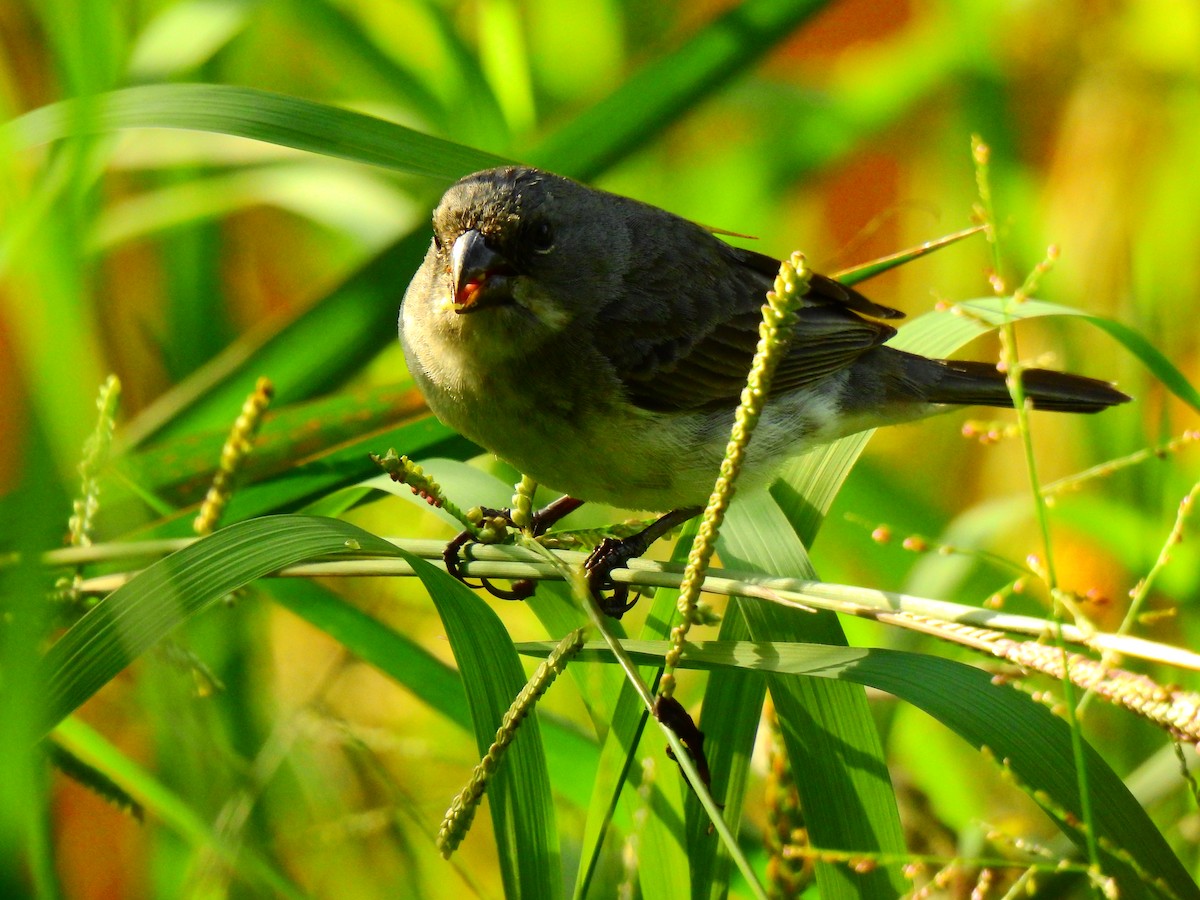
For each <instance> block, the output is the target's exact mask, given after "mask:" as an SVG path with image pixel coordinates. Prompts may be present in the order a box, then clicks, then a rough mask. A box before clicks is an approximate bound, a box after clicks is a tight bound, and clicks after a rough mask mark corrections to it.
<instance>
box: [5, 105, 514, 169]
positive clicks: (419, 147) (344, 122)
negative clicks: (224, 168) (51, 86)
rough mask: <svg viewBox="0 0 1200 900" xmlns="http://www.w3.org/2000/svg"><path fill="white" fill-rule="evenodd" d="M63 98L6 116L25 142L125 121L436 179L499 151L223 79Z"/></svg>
mask: <svg viewBox="0 0 1200 900" xmlns="http://www.w3.org/2000/svg"><path fill="white" fill-rule="evenodd" d="M77 107H78V104H77V103H76V102H75V101H72V100H65V101H62V102H60V103H55V104H52V105H50V106H44V107H42V108H40V109H35V110H33V111H32V112H28V113H26V114H25V115H23V116H21V117H20V118H18V119H15V120H14V121H12V122H10V123H9V124H8V125H7V126H6V127H7V128H9V129H11V130H12V131H13V132H14V133H15V135H16V136H17V139H18V140H19V141H20V142H21V143H22V144H24V145H26V146H37V145H39V144H46V143H51V142H53V141H57V140H61V139H63V138H67V137H72V136H76V135H78V134H80V133H81V131H80V129H83V131H82V133H90V134H103V133H106V132H110V131H118V130H121V129H125V128H185V129H189V130H192V131H212V132H216V133H218V134H228V135H233V136H235V137H243V138H249V139H251V140H256V141H265V142H267V143H270V144H280V145H282V146H285V147H292V148H295V149H297V150H306V151H308V152H310V153H319V154H322V155H324V156H333V157H337V158H339V159H348V160H351V161H353V162H359V163H365V164H367V165H375V166H384V167H386V168H389V169H398V170H400V171H402V172H410V173H412V174H414V175H420V176H423V177H426V178H435V179H438V180H441V181H446V182H448V181H453V180H454V179H456V178H458V177H460V176H462V175H465V174H467V173H468V172H474V171H476V170H477V169H486V168H489V167H491V166H498V165H502V164H503V163H504V162H506V160H505V159H503V158H502V157H499V156H495V155H493V154H490V153H484V152H483V151H481V150H474V149H472V148H470V147H464V146H463V145H462V144H455V143H453V142H452V141H447V140H444V139H443V138H438V137H434V136H432V135H428V134H424V133H422V132H420V131H414V130H413V129H411V128H406V127H405V126H403V125H398V124H396V123H395V122H388V121H385V120H384V119H378V118H375V117H374V116H368V115H364V114H363V113H357V112H352V111H350V110H347V109H340V108H338V107H336V106H329V105H327V104H324V103H315V102H313V101H311V100H304V99H302V98H300V97H291V96H288V95H286V94H276V93H272V92H270V91H261V90H257V89H255V88H245V87H234V86H231V85H224V84H147V85H141V86H139V87H131V88H123V89H121V90H118V91H112V92H111V93H108V94H104V95H102V96H99V97H93V98H90V100H89V105H88V107H87V110H86V115H81V114H80V112H79V109H78V108H77Z"/></svg>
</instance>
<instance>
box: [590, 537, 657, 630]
mask: <svg viewBox="0 0 1200 900" xmlns="http://www.w3.org/2000/svg"><path fill="white" fill-rule="evenodd" d="M644 552H645V548H644V547H642V548H640V549H639V548H638V546H637V542H631V541H629V540H620V539H618V538H611V537H606V538H605V539H604V540H602V541H601V542H600V544H599V546H598V547H596V549H595V550H593V551H592V552H591V555H590V556H588V558H587V560H586V561H585V562H584V564H583V571H584V574H585V575H586V576H587V584H588V589H589V590H591V592H592V596H593V597H595V598H596V603H597V604H598V605H599V607H600V611H601V612H603V613H604V614H605V615H606V616H612V617H613V618H614V619H619V618H621V616H623V615H625V613H627V612H629V610H631V609H633V606H634V604H635V603H637V597H636V596H634V598H633V599H632V600H630V599H629V585H627V584H616V583H615V582H614V581H613V580H612V571H613V569H619V568H621V567H622V566H624V565H625V564H626V563H627V562H629V561H630V560H631V559H634V558H635V557H638V556H641V555H642V553H644ZM607 590H611V591H612V594H610V595H605V593H604V592H605V591H607Z"/></svg>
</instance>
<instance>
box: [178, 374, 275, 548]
mask: <svg viewBox="0 0 1200 900" xmlns="http://www.w3.org/2000/svg"><path fill="white" fill-rule="evenodd" d="M274 396H275V387H274V385H272V384H271V381H270V379H267V378H259V379H258V383H257V384H255V386H254V390H253V391H252V392H251V394H250V396H249V397H247V398H246V402H245V403H244V404H243V405H242V411H241V413H239V415H238V417H237V421H235V422H234V423H233V428H232V429H230V431H229V437H228V438H227V439H226V441H225V446H224V447H222V448H221V463H220V465H219V466H218V467H217V472H216V474H215V475H214V476H213V481H212V485H211V486H210V487H209V489H208V493H207V494H206V495H205V497H204V502H203V503H201V504H200V512H199V513H198V514H197V515H196V520H195V521H194V522H193V523H192V528H193V530H194V531H195V532H196V534H199V535H205V534H212V532H213V530H214V529H216V527H217V522H218V521H219V520H220V518H221V513H222V512H224V510H225V506H226V504H228V503H229V498H230V497H231V496H233V482H234V479H235V478H236V477H237V474H238V472H239V471H240V469H241V467H242V463H243V462H244V461H245V459H246V457H247V456H249V455H250V452H251V451H252V450H253V449H254V437H255V435H257V434H258V429H259V427H260V426H261V425H262V419H263V413H265V412H266V411H267V407H268V406H270V405H271V399H272V398H273V397H274Z"/></svg>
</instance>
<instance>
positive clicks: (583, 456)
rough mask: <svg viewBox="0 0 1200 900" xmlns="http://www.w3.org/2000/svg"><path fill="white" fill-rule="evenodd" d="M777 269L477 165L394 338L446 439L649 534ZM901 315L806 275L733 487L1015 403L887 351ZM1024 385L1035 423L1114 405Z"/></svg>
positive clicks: (1071, 379) (1076, 392)
mask: <svg viewBox="0 0 1200 900" xmlns="http://www.w3.org/2000/svg"><path fill="white" fill-rule="evenodd" d="M778 270H779V263H778V262H777V261H776V260H774V259H772V258H771V257H769V256H765V255H763V254H760V253H755V252H753V251H750V250H745V249H741V248H738V247H733V246H730V245H729V244H726V243H725V242H724V241H722V240H720V239H718V238H717V237H715V236H714V235H713V234H712V233H711V232H710V231H708V230H706V229H705V228H703V227H701V226H699V225H697V224H695V223H693V222H690V221H688V220H686V219H682V218H680V217H679V216H676V215H673V214H671V213H669V212H666V211H665V210H662V209H658V208H656V207H653V206H650V205H648V204H645V203H640V202H638V201H636V200H631V199H628V198H626V197H621V196H617V195H615V194H609V193H606V192H604V191H599V190H596V189H594V188H590V187H586V186H584V185H582V184H579V183H577V182H574V181H571V180H569V179H567V178H562V177H560V176H557V175H552V174H549V173H547V172H542V171H539V170H537V169H533V168H526V167H516V166H514V167H505V168H498V169H490V170H487V171H484V172H477V173H475V174H473V175H468V176H467V177H465V178H463V179H462V180H461V181H459V182H458V183H457V184H455V185H453V186H452V187H451V188H450V189H449V190H448V191H447V192H446V194H445V196H443V197H442V200H441V203H439V204H438V207H437V209H436V210H435V211H434V214H433V242H432V244H431V245H430V247H429V252H428V253H427V254H426V256H425V260H424V262H423V263H422V265H421V268H420V269H419V270H418V271H417V273H416V275H415V276H414V277H413V280H412V283H411V284H410V285H409V287H408V291H407V293H406V294H405V296H404V302H403V305H402V307H401V311H400V338H401V341H402V343H403V345H404V352H405V356H406V358H407V360H408V366H409V370H410V371H411V373H412V375H413V377H414V378H415V379H416V381H417V383H418V385H419V386H420V388H421V390H422V391H423V392H424V394H425V398H426V400H427V401H428V403H429V406H430V408H431V409H432V410H433V412H434V413H435V414H436V415H437V416H438V418H440V419H441V420H442V421H443V422H445V423H446V424H447V425H449V426H450V427H452V428H454V429H455V430H457V431H459V432H461V433H462V434H464V435H466V436H467V437H468V438H470V439H471V440H473V441H476V442H477V443H479V444H481V445H482V446H484V447H486V448H487V449H489V450H491V451H492V452H493V453H495V454H496V455H497V456H499V457H501V458H502V459H505V460H507V461H508V462H509V463H511V464H512V465H513V466H515V467H516V468H517V469H519V470H520V471H522V472H524V473H526V474H528V475H530V476H532V477H533V478H535V479H536V480H537V481H538V482H540V483H542V484H545V485H546V486H548V487H551V488H554V489H556V490H559V491H563V492H565V493H567V494H568V495H570V496H571V497H574V498H577V499H578V500H595V501H601V502H604V503H609V504H612V505H614V506H618V507H622V508H626V509H642V510H658V511H662V510H674V511H676V514H675V515H674V516H673V518H672V519H671V520H670V521H668V522H667V524H666V525H664V527H663V528H661V529H658V530H657V531H658V532H662V531H665V530H666V529H667V526H670V525H673V524H675V522H678V521H681V520H682V519H684V518H687V517H688V516H689V515H693V514H695V512H696V511H697V510H698V508H699V507H701V506H702V505H703V504H704V503H705V502H706V501H707V499H708V496H709V492H710V491H711V489H712V485H713V481H714V479H715V477H716V473H717V470H718V468H719V466H720V462H721V459H722V456H723V455H724V451H725V445H726V442H727V441H728V438H729V431H730V427H731V425H732V422H733V413H734V410H735V408H736V407H737V403H738V399H739V394H740V392H741V389H742V386H743V384H744V383H745V378H746V375H747V372H748V370H749V368H750V362H751V359H752V357H753V355H754V350H755V346H756V344H757V341H758V326H759V321H760V319H761V312H760V309H761V306H762V303H763V301H764V298H765V296H766V293H767V291H768V290H769V289H770V288H771V286H772V282H773V279H774V277H775V275H776V274H777V272H778ZM902 315H903V314H902V313H900V312H898V311H897V310H894V309H890V308H888V307H886V306H881V305H879V304H877V303H873V302H871V301H870V300H868V299H867V298H866V297H864V296H862V295H861V294H859V293H858V292H857V291H854V290H852V289H851V288H849V287H846V286H844V285H842V284H839V283H838V282H836V281H834V280H832V279H830V278H826V277H823V276H820V275H814V276H813V278H812V282H811V285H810V288H809V292H808V294H807V296H806V297H805V303H804V305H803V307H802V308H801V310H800V312H799V316H798V321H797V324H796V326H795V329H794V331H793V333H792V335H791V344H790V348H789V350H788V353H787V355H786V357H785V358H784V359H783V360H782V361H781V362H780V365H779V368H778V370H777V374H776V376H775V381H774V384H773V387H772V390H771V396H770V400H769V402H768V403H767V406H766V409H765V411H764V414H763V416H762V419H761V420H760V423H759V425H758V428H757V430H756V431H755V433H754V438H753V440H752V441H751V443H750V447H749V451H748V455H747V460H746V466H745V468H744V469H743V472H742V475H741V476H740V480H739V484H740V485H742V486H750V485H753V484H766V483H769V482H770V480H771V479H772V477H773V476H774V474H775V472H776V471H777V470H778V468H779V466H780V464H781V463H782V462H783V461H784V460H786V459H787V458H789V457H791V456H794V455H796V454H798V453H800V452H802V451H804V450H807V449H809V448H811V447H813V446H814V445H817V444H823V443H827V442H829V441H832V440H834V439H836V438H839V437H842V436H844V435H847V434H852V433H854V432H857V431H862V430H864V429H868V428H873V427H875V426H877V425H889V424H893V423H897V422H905V421H910V420H912V419H919V418H922V417H925V416H929V415H932V414H934V413H938V412H942V411H944V410H946V409H948V408H949V407H951V406H956V405H964V404H982V405H987V406H1011V405H1012V402H1011V400H1010V397H1009V393H1008V390H1007V388H1006V386H1005V383H1004V376H1003V375H1002V374H1001V373H1000V372H998V371H997V370H996V368H995V366H994V365H991V364H988V363H983V362H960V361H956V360H939V359H926V358H925V357H922V356H917V355H914V354H911V353H905V352H904V351H901V350H896V349H893V348H891V347H888V346H886V341H887V340H888V339H890V338H891V337H892V336H893V335H894V334H895V333H896V331H895V329H894V328H892V327H891V326H890V325H887V324H884V323H883V322H881V321H878V320H880V319H896V318H901V317H902ZM1023 385H1024V389H1025V393H1026V395H1027V396H1029V397H1030V398H1031V399H1032V401H1033V405H1034V406H1035V407H1036V408H1038V409H1049V410H1062V411H1067V412H1089V413H1090V412H1096V411H1097V410H1101V409H1104V408H1105V407H1108V406H1112V405H1113V404H1117V403H1124V402H1126V401H1127V400H1129V397H1127V396H1126V395H1125V394H1123V393H1121V392H1120V391H1118V390H1116V389H1115V388H1114V387H1113V386H1112V385H1110V384H1108V383H1107V382H1103V381H1097V380H1095V379H1091V378H1084V377H1081V376H1077V375H1068V374H1065V373H1061V372H1052V371H1048V370H1045V369H1028V370H1026V371H1025V372H1024V381H1023ZM575 505H578V504H575ZM572 508H573V507H572ZM656 536H658V535H657V533H655V534H652V535H650V536H648V538H649V540H652V539H653V538H654V537H656ZM649 540H646V541H643V543H646V544H648V543H649Z"/></svg>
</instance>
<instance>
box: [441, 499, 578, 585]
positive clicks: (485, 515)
mask: <svg viewBox="0 0 1200 900" xmlns="http://www.w3.org/2000/svg"><path fill="white" fill-rule="evenodd" d="M582 504H583V501H582V500H576V499H575V498H574V497H559V498H558V499H557V500H554V501H552V502H551V503H548V504H547V505H546V506H544V507H543V508H542V509H539V510H538V511H537V512H535V513H534V514H533V515H532V516H530V520H529V525H528V528H529V532H530V533H531V534H532V535H533V536H534V537H540V536H541V535H543V534H545V533H546V530H547V529H548V528H550V527H551V526H552V525H554V524H555V523H556V522H558V520H559V519H561V518H563V516H565V515H567V513H569V512H573V511H574V510H576V509H578V508H579V507H580V506H581V505H582ZM480 512H481V514H482V520H484V521H490V522H492V523H494V525H495V528H494V529H493V530H495V529H498V528H499V527H500V526H504V527H506V528H515V527H516V524H515V523H514V522H513V517H512V510H511V509H492V508H490V507H482V508H481V509H480ZM475 540H477V538H476V533H475V532H472V531H469V530H463V531H460V532H459V533H458V534H457V535H455V537H454V538H453V540H451V541H450V542H449V543H448V544H446V548H445V549H444V550H443V551H442V562H444V563H445V564H446V571H447V572H449V573H450V574H451V575H453V576H454V577H455V578H457V579H458V580H459V581H461V582H462V583H463V584H465V585H466V586H467V587H469V588H476V589H477V588H483V589H484V590H486V591H487V592H488V593H489V594H491V595H492V596H493V597H496V598H498V599H500V600H528V599H529V598H530V597H532V596H533V592H534V590H535V587H536V586H535V584H534V582H533V580H532V579H529V578H520V579H517V580H516V581H514V582H513V583H512V587H511V588H502V587H499V586H497V585H495V584H493V583H492V582H491V581H489V580H488V579H486V578H484V577H482V576H480V578H479V584H472V583H471V582H470V581H468V580H467V576H466V575H465V574H464V573H463V571H462V566H461V565H460V563H459V555H460V554H462V553H463V551H464V549H465V548H466V547H467V545H469V544H470V543H472V542H474V541H475ZM463 555H464V556H466V557H467V558H469V552H468V553H466V554H463Z"/></svg>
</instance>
